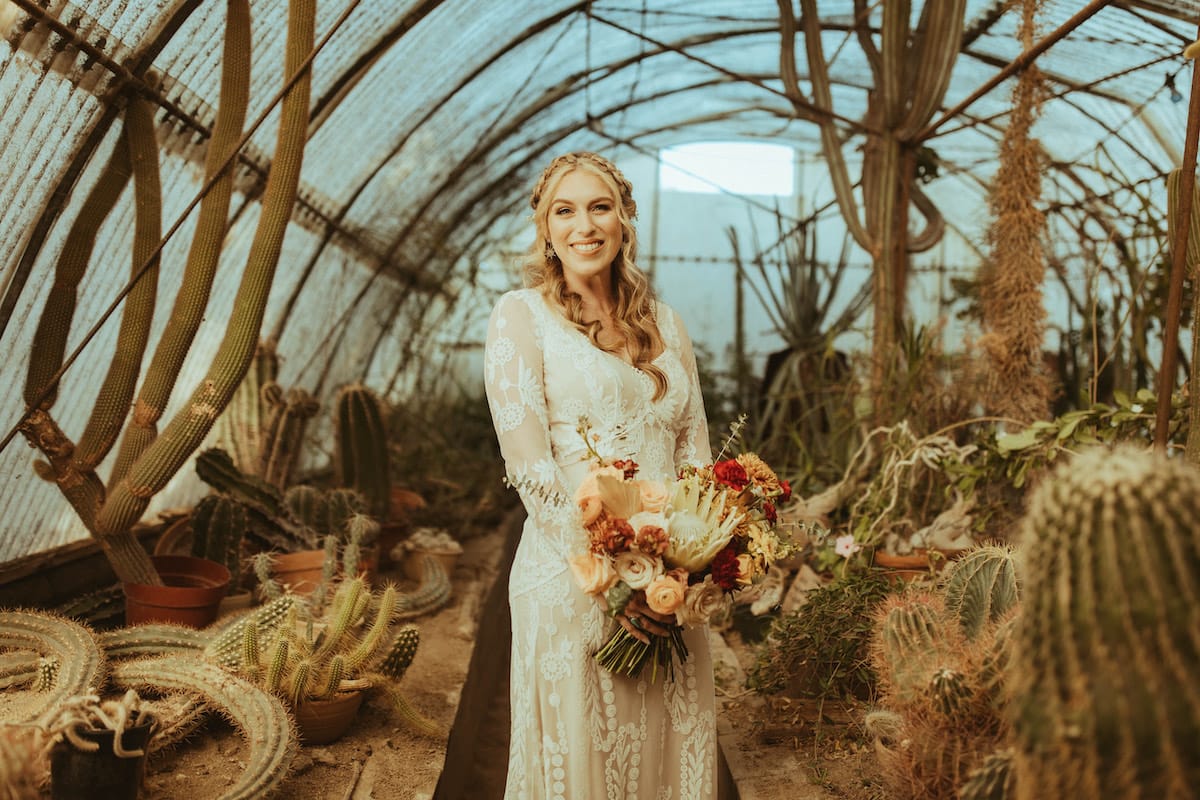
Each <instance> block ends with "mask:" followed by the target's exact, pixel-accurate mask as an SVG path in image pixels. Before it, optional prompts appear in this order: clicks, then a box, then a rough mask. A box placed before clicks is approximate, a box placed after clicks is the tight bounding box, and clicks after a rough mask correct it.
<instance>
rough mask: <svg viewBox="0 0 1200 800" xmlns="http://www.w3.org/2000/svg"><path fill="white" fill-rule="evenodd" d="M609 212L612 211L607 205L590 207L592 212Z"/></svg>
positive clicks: (601, 204)
mask: <svg viewBox="0 0 1200 800" xmlns="http://www.w3.org/2000/svg"><path fill="white" fill-rule="evenodd" d="M611 210H612V206H610V205H609V204H608V203H600V204H598V205H594V206H592V211H598V212H606V211H611Z"/></svg>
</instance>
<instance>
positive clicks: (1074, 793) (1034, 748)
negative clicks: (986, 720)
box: [1009, 447, 1200, 800]
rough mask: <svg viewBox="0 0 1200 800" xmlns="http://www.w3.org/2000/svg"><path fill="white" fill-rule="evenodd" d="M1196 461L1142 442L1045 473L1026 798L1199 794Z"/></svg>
mask: <svg viewBox="0 0 1200 800" xmlns="http://www.w3.org/2000/svg"><path fill="white" fill-rule="evenodd" d="M1198 517H1200V472H1197V470H1196V467H1195V466H1194V465H1192V464H1190V463H1186V462H1184V461H1183V459H1167V458H1164V457H1161V456H1157V455H1154V454H1150V453H1146V452H1143V451H1140V450H1137V449H1134V448H1132V447H1118V448H1116V449H1114V450H1112V451H1104V450H1099V449H1098V450H1096V451H1094V452H1089V453H1086V454H1084V455H1081V456H1079V457H1078V458H1076V459H1074V460H1073V461H1072V462H1071V463H1070V464H1066V465H1063V466H1061V467H1060V468H1059V470H1058V471H1057V472H1056V473H1055V474H1054V475H1053V477H1052V478H1050V479H1048V480H1046V481H1044V482H1043V483H1042V484H1041V485H1039V487H1038V489H1037V490H1036V491H1035V492H1034V495H1033V497H1032V498H1031V500H1030V505H1029V509H1028V512H1027V513H1026V516H1025V518H1024V520H1023V521H1022V528H1021V535H1022V540H1021V545H1022V547H1024V548H1025V550H1024V559H1023V561H1024V564H1025V568H1026V587H1025V596H1024V600H1023V607H1022V611H1021V615H1020V617H1018V619H1017V623H1016V627H1015V628H1014V630H1013V652H1012V661H1011V675H1010V681H1011V683H1012V694H1013V700H1012V702H1011V704H1010V709H1009V710H1010V717H1011V722H1012V725H1013V729H1014V733H1015V745H1016V746H1015V754H1014V758H1015V769H1016V783H1017V786H1016V788H1017V797H1019V798H1034V797H1089V798H1099V799H1100V800H1104V799H1106V798H1134V797H1138V798H1143V797H1191V796H1194V794H1195V787H1196V786H1197V785H1200V758H1197V749H1196V748H1197V742H1198V741H1200V689H1197V685H1196V675H1197V674H1198V673H1200V625H1198V624H1197V618H1196V608H1197V605H1198V603H1200V527H1197V525H1196V519H1197V518H1198Z"/></svg>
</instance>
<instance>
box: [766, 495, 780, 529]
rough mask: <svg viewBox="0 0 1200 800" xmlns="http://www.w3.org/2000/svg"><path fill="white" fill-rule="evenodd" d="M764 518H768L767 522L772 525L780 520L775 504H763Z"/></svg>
mask: <svg viewBox="0 0 1200 800" xmlns="http://www.w3.org/2000/svg"><path fill="white" fill-rule="evenodd" d="M763 516H765V517H766V518H767V522H769V523H771V524H772V525H774V524H775V520H776V519H778V518H779V517H778V515H777V514H776V513H775V504H774V503H771V502H769V501H768V502H766V503H763Z"/></svg>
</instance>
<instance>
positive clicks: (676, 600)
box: [646, 575, 687, 614]
mask: <svg viewBox="0 0 1200 800" xmlns="http://www.w3.org/2000/svg"><path fill="white" fill-rule="evenodd" d="M686 592H687V586H686V585H685V584H683V583H681V582H679V581H678V580H676V579H675V576H673V575H662V576H660V577H658V578H655V579H654V580H652V581H650V585H649V586H647V587H646V605H647V606H649V607H650V610H651V611H653V612H654V613H656V614H674V613H675V611H676V609H678V608H679V606H680V605H682V604H683V597H684V594H685V593H686Z"/></svg>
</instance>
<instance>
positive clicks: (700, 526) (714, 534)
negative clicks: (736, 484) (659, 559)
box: [663, 475, 742, 572]
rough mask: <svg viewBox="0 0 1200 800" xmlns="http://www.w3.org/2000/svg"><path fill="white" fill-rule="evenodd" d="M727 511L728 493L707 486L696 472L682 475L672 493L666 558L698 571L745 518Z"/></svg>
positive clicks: (673, 565) (717, 551) (726, 542)
mask: <svg viewBox="0 0 1200 800" xmlns="http://www.w3.org/2000/svg"><path fill="white" fill-rule="evenodd" d="M724 513H725V493H724V492H722V491H720V490H719V489H717V488H715V487H712V486H705V485H704V484H703V483H701V481H700V479H699V478H698V477H697V476H695V475H692V476H689V477H686V478H680V479H679V480H678V481H677V482H676V483H675V487H674V491H673V492H672V497H671V516H670V517H669V518H668V519H667V522H668V528H667V532H668V533H669V534H670V536H671V543H670V545H669V546H668V547H667V552H666V553H664V554H663V560H664V561H666V563H667V564H669V565H670V566H672V567H683V568H684V569H686V570H687V571H688V572H699V571H700V570H702V569H704V568H705V567H707V566H708V565H709V564H711V563H712V560H713V559H714V558H716V555H717V553H719V552H721V550H722V548H724V547H725V545H727V544H729V540H730V539H731V538H733V532H734V530H735V529H736V528H737V526H738V523H739V522H740V521H741V519H742V515H741V514H740V513H736V512H730V513H729V514H728V516H726V517H725V518H724V519H723V520H722V519H721V517H722V515H723V514H724Z"/></svg>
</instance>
